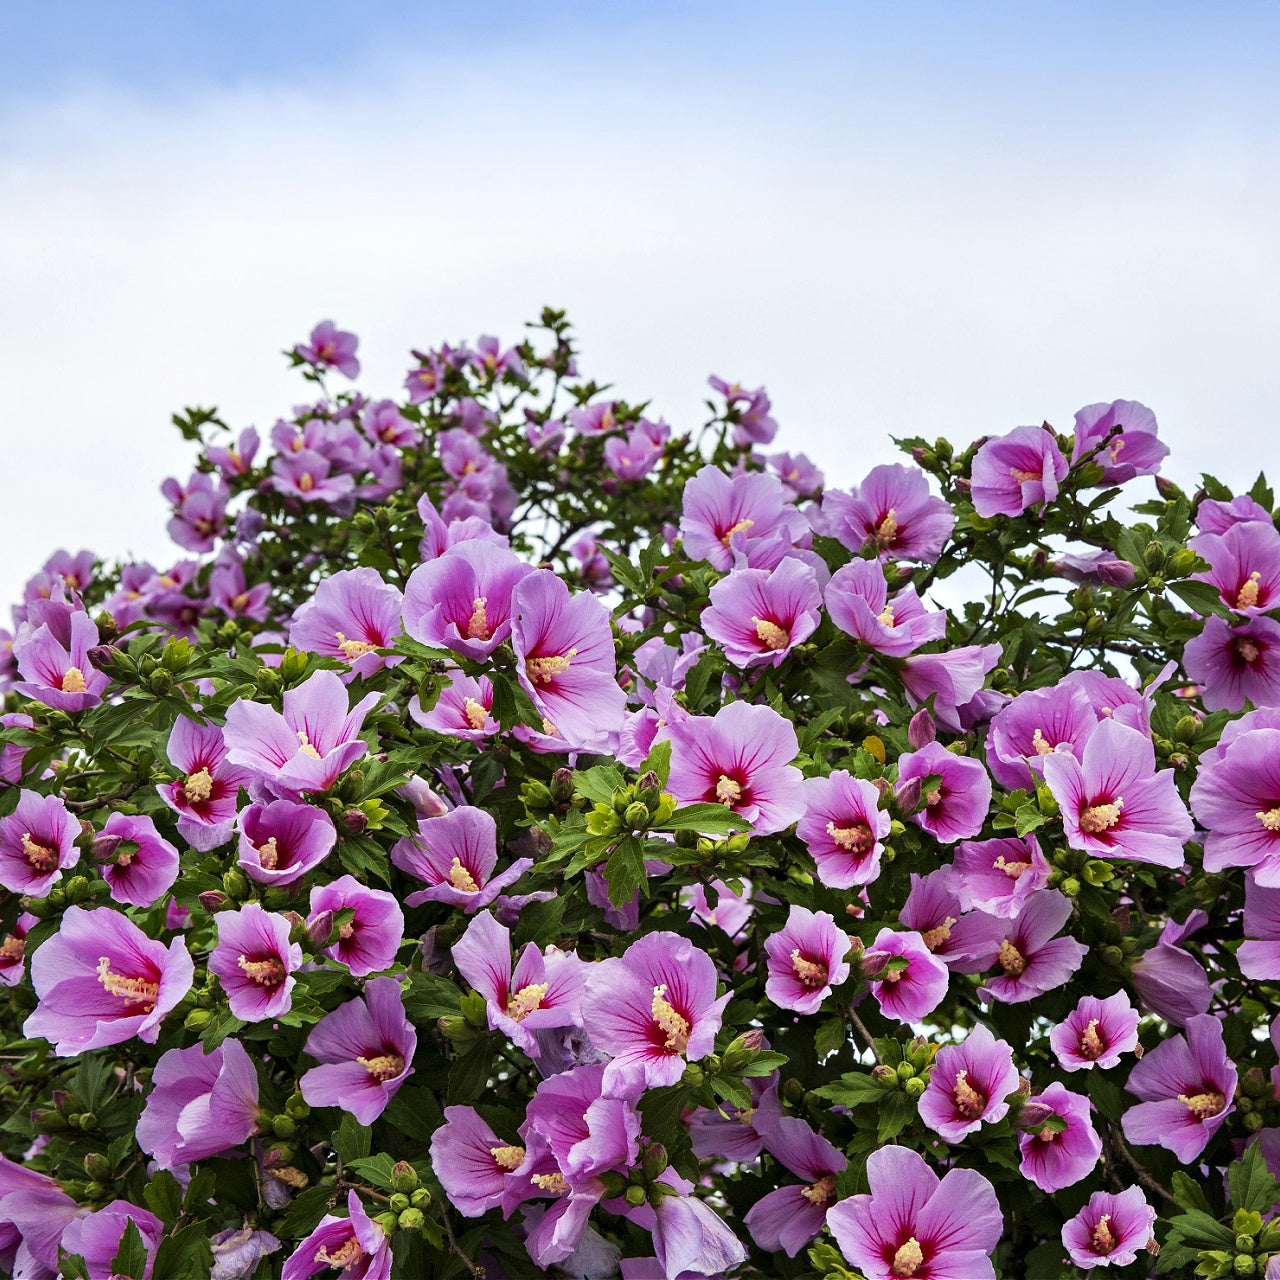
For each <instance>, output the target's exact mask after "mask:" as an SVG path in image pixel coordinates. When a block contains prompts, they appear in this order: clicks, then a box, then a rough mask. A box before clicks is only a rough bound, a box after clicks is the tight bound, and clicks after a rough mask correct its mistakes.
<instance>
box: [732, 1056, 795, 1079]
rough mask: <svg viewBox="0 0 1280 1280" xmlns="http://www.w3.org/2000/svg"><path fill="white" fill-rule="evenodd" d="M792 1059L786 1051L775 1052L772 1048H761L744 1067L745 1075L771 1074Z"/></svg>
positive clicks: (743, 1072)
mask: <svg viewBox="0 0 1280 1280" xmlns="http://www.w3.org/2000/svg"><path fill="white" fill-rule="evenodd" d="M790 1061H791V1059H790V1058H788V1057H787V1055H786V1054H785V1053H774V1051H773V1050H772V1049H761V1050H760V1052H759V1053H755V1054H753V1055H752V1057H751V1061H750V1062H749V1063H747V1065H746V1066H745V1067H744V1068H743V1070H742V1074H743V1076H745V1077H748V1078H750V1077H754V1076H770V1075H772V1074H773V1073H774V1072H775V1071H777V1070H779V1069H780V1068H781V1067H785V1066H786V1065H787V1063H788V1062H790Z"/></svg>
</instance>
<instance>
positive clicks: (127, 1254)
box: [111, 1218, 147, 1280]
mask: <svg viewBox="0 0 1280 1280" xmlns="http://www.w3.org/2000/svg"><path fill="white" fill-rule="evenodd" d="M146 1269H147V1242H146V1241H145V1240H144V1239H143V1238H142V1232H141V1231H139V1230H138V1224H137V1223H136V1222H134V1220H133V1219H132V1218H130V1219H129V1221H128V1222H127V1223H126V1224H125V1228H124V1234H123V1235H122V1236H121V1237H120V1247H119V1248H118V1249H117V1250H116V1256H115V1259H114V1260H113V1261H112V1263H111V1274H112V1276H113V1277H114V1276H128V1277H129V1280H142V1277H143V1275H144V1273H145V1272H146Z"/></svg>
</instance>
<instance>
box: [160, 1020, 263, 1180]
mask: <svg viewBox="0 0 1280 1280" xmlns="http://www.w3.org/2000/svg"><path fill="white" fill-rule="evenodd" d="M151 1082H152V1089H151V1092H150V1094H149V1095H148V1096H147V1105H146V1106H145V1107H144V1108H143V1111H142V1115H141V1116H140V1117H139V1118H138V1128H137V1137H138V1145H139V1146H140V1147H141V1148H142V1149H143V1151H145V1152H147V1154H148V1155H150V1156H152V1157H153V1158H154V1160H155V1162H156V1164H157V1165H159V1167H160V1168H161V1169H176V1168H178V1167H179V1166H180V1165H184V1164H191V1163H194V1162H195V1161H197V1160H204V1159H205V1158H206V1157H208V1156H216V1155H221V1154H222V1153H223V1152H224V1151H229V1150H230V1149H231V1148H232V1147H238V1146H239V1145H240V1144H241V1143H242V1142H246V1141H248V1139H249V1137H250V1135H252V1134H253V1133H254V1132H256V1130H257V1128H258V1073H257V1071H256V1070H255V1069H254V1066H253V1061H252V1059H251V1058H250V1057H249V1055H248V1054H247V1053H246V1052H245V1049H244V1046H243V1045H242V1044H241V1043H240V1041H239V1040H235V1039H227V1040H224V1041H223V1042H222V1043H221V1044H220V1045H219V1046H218V1047H217V1048H216V1049H214V1050H213V1051H212V1052H210V1053H207V1054H206V1053H205V1051H204V1048H203V1047H202V1046H201V1045H198V1044H197V1045H192V1046H191V1048H189V1049H170V1050H169V1051H168V1052H167V1053H165V1054H164V1055H162V1057H161V1058H160V1061H159V1062H158V1063H156V1067H155V1071H154V1072H153V1074H152V1077H151Z"/></svg>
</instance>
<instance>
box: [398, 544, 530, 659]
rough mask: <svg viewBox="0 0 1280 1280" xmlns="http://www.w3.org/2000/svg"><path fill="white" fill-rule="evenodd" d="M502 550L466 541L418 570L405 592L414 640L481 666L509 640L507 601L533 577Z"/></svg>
mask: <svg viewBox="0 0 1280 1280" xmlns="http://www.w3.org/2000/svg"><path fill="white" fill-rule="evenodd" d="M533 572H534V570H533V567H532V566H531V565H527V564H525V563H524V561H523V560H521V559H520V558H519V557H518V556H517V555H516V554H515V553H514V552H512V551H509V550H507V548H506V547H505V546H498V545H496V544H495V543H493V542H489V541H484V540H481V539H479V538H470V539H467V540H465V541H461V542H457V543H455V544H454V545H452V546H450V547H449V548H448V549H447V550H446V551H445V552H444V553H443V554H442V555H440V556H438V557H437V558H436V559H434V560H428V561H427V562H426V563H425V564H421V565H419V566H418V567H417V568H416V569H415V570H414V571H413V573H412V574H410V576H409V581H408V582H406V583H405V588H404V629H405V631H407V632H408V633H409V635H410V636H412V637H413V639H415V640H417V641H419V642H420V643H422V644H426V645H432V646H433V647H436V648H444V649H452V650H453V651H454V653H458V654H461V655H462V656H463V657H466V658H474V659H475V660H476V661H483V660H485V659H487V658H488V657H489V655H490V654H491V653H493V651H494V649H496V648H497V647H498V645H500V644H501V643H502V642H503V641H504V640H506V639H507V638H508V637H509V636H510V635H511V617H512V605H511V595H512V592H513V591H514V590H515V588H516V584H517V583H519V582H520V581H521V579H523V578H526V577H528V575H529V574H531V573H533Z"/></svg>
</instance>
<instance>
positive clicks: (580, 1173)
mask: <svg viewBox="0 0 1280 1280" xmlns="http://www.w3.org/2000/svg"><path fill="white" fill-rule="evenodd" d="M604 1071H605V1068H604V1065H603V1064H602V1063H594V1064H589V1065H585V1066H580V1067H573V1068H572V1069H571V1070H569V1071H560V1072H557V1073H556V1074H555V1075H553V1076H550V1077H548V1078H547V1079H546V1080H544V1081H543V1082H542V1083H541V1084H540V1085H539V1086H538V1091H537V1093H536V1094H534V1096H533V1098H532V1099H531V1100H530V1102H529V1106H528V1108H527V1112H526V1115H527V1127H528V1129H529V1130H531V1131H533V1132H534V1133H537V1134H538V1135H539V1136H540V1137H541V1138H542V1139H544V1140H545V1142H546V1143H547V1146H548V1147H549V1149H550V1151H551V1154H552V1156H553V1157H554V1158H555V1161H556V1163H557V1164H558V1165H559V1167H560V1169H561V1171H562V1174H563V1176H564V1177H565V1178H567V1179H568V1180H569V1182H570V1184H571V1185H572V1184H573V1183H577V1182H583V1181H585V1180H586V1179H589V1178H594V1177H595V1176H596V1175H597V1174H601V1173H604V1172H606V1171H607V1170H609V1169H618V1170H624V1169H630V1168H631V1167H632V1166H633V1165H634V1164H635V1163H636V1161H637V1159H638V1158H639V1151H640V1143H639V1138H640V1116H639V1113H638V1112H637V1111H636V1108H635V1105H634V1104H633V1103H632V1102H630V1101H628V1100H627V1099H625V1098H609V1097H606V1096H605V1095H604V1091H603V1090H604Z"/></svg>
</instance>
